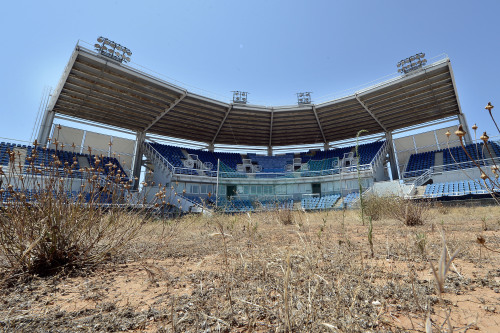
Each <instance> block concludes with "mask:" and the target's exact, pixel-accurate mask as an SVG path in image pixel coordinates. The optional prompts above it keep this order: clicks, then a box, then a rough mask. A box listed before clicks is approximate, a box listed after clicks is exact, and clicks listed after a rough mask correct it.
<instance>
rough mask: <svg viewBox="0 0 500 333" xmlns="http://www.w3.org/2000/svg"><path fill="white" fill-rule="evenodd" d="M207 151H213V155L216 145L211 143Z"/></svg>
mask: <svg viewBox="0 0 500 333" xmlns="http://www.w3.org/2000/svg"><path fill="white" fill-rule="evenodd" d="M207 149H208V151H211V152H212V153H213V152H214V150H215V147H214V144H213V143H209V144H208V146H207Z"/></svg>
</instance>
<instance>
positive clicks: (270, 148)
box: [267, 146, 273, 156]
mask: <svg viewBox="0 0 500 333" xmlns="http://www.w3.org/2000/svg"><path fill="white" fill-rule="evenodd" d="M267 156H273V146H268V147H267Z"/></svg>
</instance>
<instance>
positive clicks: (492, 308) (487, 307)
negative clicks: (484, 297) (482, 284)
mask: <svg viewBox="0 0 500 333" xmlns="http://www.w3.org/2000/svg"><path fill="white" fill-rule="evenodd" d="M484 309H485V310H486V311H488V312H495V311H496V309H497V308H496V307H494V306H493V305H486V306H485V307H484Z"/></svg>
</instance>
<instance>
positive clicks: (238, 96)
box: [232, 90, 248, 104]
mask: <svg viewBox="0 0 500 333" xmlns="http://www.w3.org/2000/svg"><path fill="white" fill-rule="evenodd" d="M232 93H233V103H237V104H247V100H248V99H247V98H248V93H247V92H245V91H237V90H235V91H232Z"/></svg>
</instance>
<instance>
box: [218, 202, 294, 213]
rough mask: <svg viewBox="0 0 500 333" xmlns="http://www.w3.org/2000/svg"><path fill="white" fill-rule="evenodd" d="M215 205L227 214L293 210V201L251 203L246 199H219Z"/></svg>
mask: <svg viewBox="0 0 500 333" xmlns="http://www.w3.org/2000/svg"><path fill="white" fill-rule="evenodd" d="M217 204H218V205H219V207H220V208H222V209H223V210H224V211H225V212H228V213H235V212H254V211H262V210H264V211H266V210H276V209H281V210H291V209H293V199H267V200H263V201H252V200H248V199H234V198H233V199H232V200H224V199H219V200H218V203H217Z"/></svg>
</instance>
